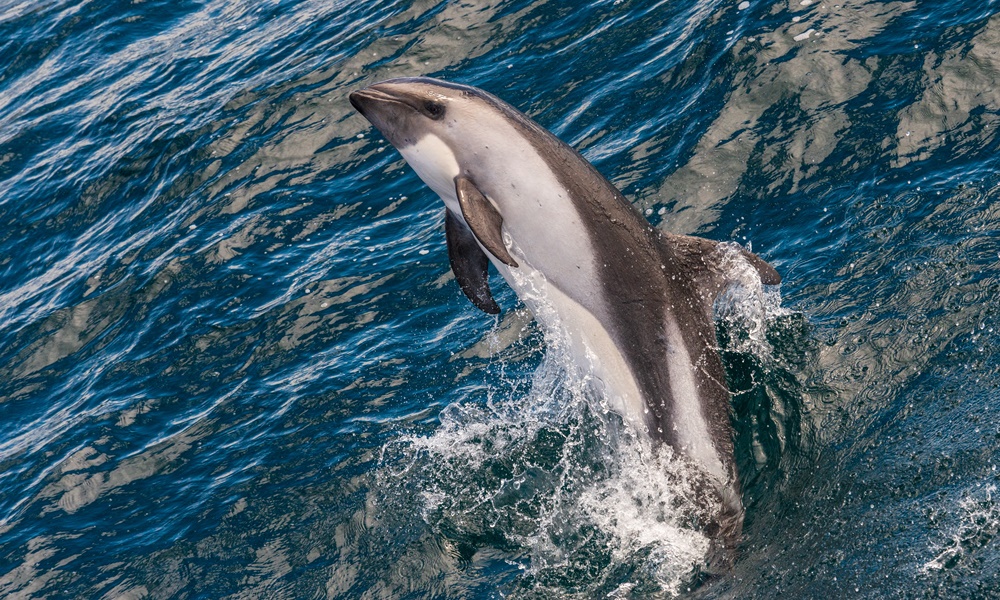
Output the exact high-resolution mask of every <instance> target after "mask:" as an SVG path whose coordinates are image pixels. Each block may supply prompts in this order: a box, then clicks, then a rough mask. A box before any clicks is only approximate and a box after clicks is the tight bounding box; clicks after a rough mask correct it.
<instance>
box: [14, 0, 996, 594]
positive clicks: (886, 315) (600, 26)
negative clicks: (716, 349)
mask: <svg viewBox="0 0 1000 600" xmlns="http://www.w3.org/2000/svg"><path fill="white" fill-rule="evenodd" d="M998 12H1000V3H997V2H981V1H980V2H971V1H962V2H952V3H929V2H925V3H921V2H871V1H869V2H856V3H846V2H845V3H842V4H841V3H831V2H819V1H815V2H811V3H809V2H808V1H807V2H800V1H799V0H792V1H791V2H787V3H786V2H758V1H753V2H749V3H743V4H740V3H739V2H735V1H729V2H721V1H714V2H711V1H710V2H660V3H655V2H642V1H639V0H633V1H629V0H617V1H600V2H598V1H594V2H585V3H558V2H545V1H536V2H528V1H519V2H518V1H487V2H391V1H388V0H387V1H383V2H378V1H373V2H343V1H336V0H334V1H329V0H328V1H326V2H318V1H317V2H310V1H305V0H303V1H300V2H287V1H280V0H279V1H274V2H259V3H248V2H222V1H208V2H155V1H145V2H87V1H83V2H60V1H55V0H53V1H36V2H17V1H9V0H8V1H6V2H0V56H3V57H4V59H3V60H0V417H2V418H0V596H3V597H10V598H224V597H246V598H317V597H329V598H598V597H610V598H655V597H668V598H669V597H673V596H676V595H686V594H688V590H689V589H693V590H694V591H692V592H690V595H693V596H694V597H705V598H775V597H786V598H824V599H827V598H924V597H947V598H1000V591H997V590H1000V541H998V534H1000V471H998V469H1000V467H998V465H1000V353H998V350H997V348H998V347H1000V322H998V314H1000V301H998V298H1000V177H998V175H997V171H998V168H1000V161H998V159H997V158H996V156H997V155H998V150H1000V148H998V147H1000V138H998V135H997V130H998V127H1000V89H998V87H997V81H998V80H1000V50H998V49H1000V16H998V15H997V13H998ZM404 75H431V76H436V77H442V78H446V79H451V80H454V81H458V82H462V83H467V84H472V85H476V86H479V87H482V88H484V89H486V90H488V91H490V92H493V93H495V94H497V95H498V96H500V97H502V98H504V99H505V100H507V101H508V102H510V103H512V104H514V105H515V106H517V107H519V108H520V109H522V110H523V111H525V112H526V113H528V114H529V115H531V116H532V117H533V118H535V119H536V120H537V121H538V122H539V123H541V124H542V125H544V126H546V127H548V128H550V129H551V130H552V131H554V132H555V133H556V134H557V135H559V136H560V137H562V138H563V139H564V140H566V141H567V142H569V143H571V144H572V145H574V146H575V147H576V148H578V149H580V150H581V152H582V153H583V154H584V156H586V157H587V158H588V159H589V160H591V161H592V162H593V163H594V164H595V165H596V166H597V167H598V169H599V170H600V171H601V172H602V173H604V174H605V175H606V176H607V177H608V178H609V179H610V180H611V181H612V182H614V183H615V184H616V185H618V186H619V188H620V189H621V190H622V191H623V192H624V193H625V195H626V196H627V197H628V198H629V199H630V200H632V201H633V202H634V203H635V204H636V205H637V206H638V207H640V208H641V209H642V210H644V211H645V212H646V213H647V214H648V216H649V218H650V219H651V220H652V221H653V222H654V223H655V224H657V225H658V226H660V227H663V228H664V229H666V230H669V231H672V232H676V233H696V234H698V235H702V236H705V237H709V238H712V239H717V240H727V241H738V242H740V243H743V244H748V245H751V246H752V248H753V250H754V251H755V252H757V253H759V254H761V255H762V256H764V257H765V258H767V259H768V260H769V261H770V262H771V263H772V264H773V265H775V267H776V268H777V269H778V270H779V271H780V272H781V274H782V276H783V277H784V283H783V284H782V286H781V288H780V293H770V294H766V295H755V294H752V293H750V294H748V293H735V294H734V295H733V297H732V298H730V299H729V301H728V302H727V303H725V305H724V306H720V314H719V325H720V343H721V344H722V345H723V348H724V358H725V361H726V364H727V367H728V372H729V377H730V382H729V383H730V387H731V388H732V389H733V390H734V392H736V393H735V394H734V398H733V423H734V425H735V428H736V431H737V439H736V447H737V459H738V462H739V466H740V470H741V474H742V478H743V488H744V504H745V505H746V507H747V521H746V527H745V532H744V534H745V536H744V537H745V539H744V543H743V545H742V548H741V551H740V555H739V559H738V561H737V563H736V566H735V568H734V570H733V573H731V574H730V575H728V576H725V577H721V578H717V579H712V580H709V581H707V582H699V581H698V580H697V576H696V575H695V572H696V569H697V565H698V564H699V561H700V560H701V559H702V558H703V552H704V547H705V540H704V538H703V537H702V536H701V535H700V534H699V533H698V532H697V531H696V530H694V529H692V528H691V527H690V524H689V520H688V519H687V517H686V512H685V507H686V502H687V495H688V494H687V493H688V491H689V490H686V489H685V486H684V481H683V477H678V476H677V474H676V473H670V472H669V469H667V470H666V471H664V470H663V469H659V468H657V465H654V464H652V463H650V462H649V461H647V460H646V459H645V458H644V457H643V456H642V455H641V453H639V452H637V451H636V449H635V448H633V447H631V446H630V445H629V443H628V442H627V440H626V439H625V438H623V437H622V436H621V423H620V420H619V419H617V418H616V417H615V416H614V415H611V414H608V413H607V412H606V411H604V410H603V408H602V405H601V401H600V400H601V399H600V398H593V397H590V396H589V395H588V394H587V392H586V391H585V390H584V388H583V387H581V385H580V383H579V382H577V381H574V378H573V377H572V376H570V374H569V372H570V371H571V370H570V369H568V365H566V364H565V361H564V359H563V358H562V357H561V356H560V355H559V353H558V352H555V351H552V350H547V349H546V346H545V344H544V341H543V339H542V335H541V332H540V331H539V330H538V329H537V327H535V325H534V324H533V323H532V321H531V319H530V316H528V315H526V314H524V311H523V309H521V308H520V307H519V304H518V301H517V298H516V297H515V296H514V295H513V293H512V292H511V291H510V290H509V289H508V288H506V286H505V285H504V284H503V282H502V281H501V280H500V279H499V278H498V277H497V278H495V279H494V281H493V284H494V290H495V295H496V297H497V300H498V302H499V304H500V305H501V307H502V308H503V311H504V312H503V314H501V315H500V317H499V318H496V319H495V318H493V317H489V316H486V315H484V314H483V313H481V312H480V311H478V310H477V309H476V308H475V307H473V306H472V305H471V304H470V303H469V302H468V301H467V300H466V299H465V298H464V297H463V296H462V294H461V292H460V291H459V289H458V285H457V284H456V283H455V282H454V280H453V278H452V276H451V275H450V272H449V266H448V259H447V254H446V250H445V247H444V233H443V227H442V224H443V214H442V210H441V204H440V200H438V199H437V198H436V197H435V196H434V195H433V193H432V192H431V191H430V190H429V189H427V188H426V186H424V185H423V183H422V182H420V180H419V179H418V178H417V177H416V176H415V175H414V174H413V173H412V172H411V171H410V170H409V168H408V167H406V165H405V164H404V163H403V161H402V159H401V158H400V157H399V155H398V154H397V153H396V152H395V151H394V150H393V149H392V148H391V147H389V146H388V145H387V144H386V143H385V142H384V141H383V140H382V138H381V137H380V136H379V134H378V133H377V132H376V131H374V130H373V129H371V128H370V127H369V126H368V124H367V122H366V121H365V120H364V119H363V118H362V117H360V116H359V115H357V114H356V113H354V111H353V110H352V109H351V106H350V104H349V103H348V101H347V94H348V93H349V92H350V91H351V90H354V89H357V88H359V87H361V86H364V85H367V84H369V83H373V82H375V81H378V80H381V79H386V78H389V77H395V76H404ZM626 437H627V436H626ZM699 583H701V585H700V587H699V586H698V584H699Z"/></svg>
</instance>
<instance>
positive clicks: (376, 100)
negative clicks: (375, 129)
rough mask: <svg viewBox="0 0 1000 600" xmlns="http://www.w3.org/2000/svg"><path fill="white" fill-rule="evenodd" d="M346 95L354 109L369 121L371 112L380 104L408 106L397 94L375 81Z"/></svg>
mask: <svg viewBox="0 0 1000 600" xmlns="http://www.w3.org/2000/svg"><path fill="white" fill-rule="evenodd" d="M348 97H349V98H350V100H351V106H353V107H354V109H355V110H356V111H358V112H359V113H361V115H362V116H364V118H366V119H368V120H369V121H371V120H372V114H373V113H374V112H375V111H377V110H378V109H379V107H380V106H385V105H386V104H401V105H403V106H408V104H407V103H406V102H405V101H404V100H403V99H402V98H400V97H399V96H398V95H397V94H394V93H392V91H391V90H389V89H386V88H385V87H383V86H381V85H379V84H377V83H376V84H375V85H370V86H368V87H366V88H361V89H360V90H356V91H353V92H351V95H350V96H348Z"/></svg>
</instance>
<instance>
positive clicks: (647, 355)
mask: <svg viewBox="0 0 1000 600" xmlns="http://www.w3.org/2000/svg"><path fill="white" fill-rule="evenodd" d="M350 99H351V104H352V105H354V107H355V108H356V109H357V110H358V111H359V112H361V114H362V115H364V116H365V118H367V119H368V120H369V121H371V123H372V124H373V125H375V127H377V128H378V129H379V131H381V132H382V134H383V135H384V136H385V137H386V138H387V139H388V140H389V142H390V143H391V144H392V145H393V146H395V147H396V148H397V149H398V150H399V152H400V153H401V154H402V155H403V157H404V158H405V159H406V161H407V162H408V163H409V164H410V166H411V167H412V168H413V169H414V170H415V171H416V172H417V174H418V175H419V176H420V178H421V179H423V180H424V182H425V183H427V185H429V186H430V187H431V189H433V190H434V191H435V192H437V194H438V195H439V196H440V197H441V199H442V200H444V203H445V207H446V215H445V230H446V237H447V242H448V256H449V259H450V261H451V266H452V269H453V271H454V273H455V277H456V278H457V280H458V283H459V285H460V286H461V289H462V291H463V292H464V293H465V295H466V296H468V298H469V299H470V300H471V301H472V302H473V303H474V304H475V305H476V306H477V307H479V308H480V309H482V310H483V311H485V312H487V313H492V314H496V313H498V312H499V311H500V308H499V307H498V306H497V304H496V302H495V301H494V299H493V296H492V294H491V293H490V288H489V282H488V278H487V270H488V264H489V263H490V262H492V263H493V265H494V266H495V267H496V269H497V270H498V271H499V272H500V274H501V275H502V276H503V277H504V279H505V280H506V281H507V282H508V284H510V286H511V287H512V288H513V289H514V291H515V292H516V293H517V295H518V297H519V298H521V300H522V301H523V302H524V303H525V304H526V305H527V307H528V308H529V309H530V310H531V311H532V313H533V314H534V315H535V317H536V319H538V321H539V323H540V324H541V326H542V327H543V329H544V330H545V331H546V332H547V334H549V333H554V334H556V335H558V336H560V337H561V339H563V340H566V341H568V345H569V348H570V351H571V353H572V354H573V357H574V359H575V361H576V364H577V365H578V366H579V367H580V368H581V369H583V370H584V371H585V372H587V373H589V374H591V375H592V376H593V377H594V378H596V379H597V380H598V381H600V382H602V384H603V392H604V393H605V394H606V396H607V398H608V400H609V402H610V403H611V405H612V406H613V407H614V409H615V410H616V412H618V413H619V414H620V415H621V416H622V417H623V418H624V419H625V421H627V422H628V423H630V424H631V425H632V426H633V427H634V428H635V429H636V431H637V432H639V436H640V437H641V438H644V439H648V440H649V441H650V442H651V443H654V444H658V443H664V444H668V445H669V446H670V447H672V448H673V450H674V451H675V453H676V454H678V455H680V456H684V457H687V459H689V461H690V462H691V463H692V464H693V465H695V466H696V467H697V469H698V470H699V472H700V473H702V474H703V480H704V483H705V484H706V485H707V486H708V488H709V489H710V490H711V491H712V492H713V493H714V494H716V498H717V500H718V502H717V503H715V504H717V505H718V506H719V507H720V508H718V509H717V510H715V511H714V514H712V515H711V516H710V518H709V519H707V522H706V524H705V531H706V533H708V534H709V535H711V536H712V537H713V539H714V540H715V544H716V547H717V550H721V552H716V553H715V554H716V555H728V554H729V551H730V550H731V549H732V548H734V547H735V545H736V543H737V542H738V539H739V536H740V532H741V530H742V524H743V505H742V501H741V494H740V484H739V478H738V475H737V472H736V464H735V461H734V457H733V429H732V424H731V423H730V414H729V411H730V395H729V390H728V388H727V387H726V384H725V381H726V380H725V371H724V369H723V365H722V360H721V358H720V356H719V353H718V350H717V341H716V336H715V325H714V321H713V312H712V311H713V303H714V301H715V298H716V297H717V295H718V294H719V293H720V292H721V291H723V290H724V289H725V288H726V287H727V286H728V285H729V284H730V283H731V281H730V279H729V276H728V275H727V273H728V272H729V271H728V270H727V269H726V268H725V267H724V265H722V264H721V263H722V262H723V261H724V259H725V258H726V257H739V259H741V260H745V261H747V262H748V263H749V264H750V265H751V266H752V267H753V268H754V269H755V270H756V272H757V273H758V274H759V276H760V279H761V282H762V283H764V284H769V285H772V284H777V283H779V282H780V281H781V278H780V276H779V275H778V273H777V272H776V271H775V270H774V269H773V268H772V267H771V266H770V265H768V264H767V263H766V262H764V261H763V260H761V259H760V258H759V257H757V256H756V255H754V254H751V253H750V252H747V251H745V250H743V249H742V248H740V247H739V246H736V245H729V244H718V243H716V242H713V241H710V240H707V239H702V238H696V237H689V236H678V235H671V234H668V233H664V232H661V231H659V230H657V229H655V228H654V227H652V226H651V225H650V224H649V223H648V222H647V221H646V219H645V218H643V216H642V215H641V214H639V212H638V211H637V210H636V209H635V208H634V207H633V206H632V205H631V204H630V203H629V202H628V201H627V200H626V199H625V198H624V197H623V196H622V195H621V193H620V192H619V191H618V190H617V189H615V187H614V186H613V185H612V184H611V183H610V182H608V180H607V179H605V178H604V177H603V176H601V174H600V173H598V172H597V170H596V169H594V167H593V166H591V165H590V163H588V162H587V161H586V160H585V159H584V158H583V157H582V156H581V155H580V154H579V153H578V152H576V150H574V149H572V148H571V147H569V146H568V145H566V144H565V143H563V142H562V141H560V140H559V139H557V138H556V137H555V136H554V135H552V134H551V133H549V132H548V131H546V130H545V129H544V128H542V127H541V126H539V125H538V124H536V123H535V122H534V121H532V120H531V119H530V118H528V117H527V116H525V115H524V114H522V113H521V112H519V111H518V110H517V109H515V108H513V107H512V106H510V105H509V104H507V103H505V102H503V101H502V100H500V99H498V98H496V97H495V96H493V95H491V94H489V93H487V92H484V91H482V90H479V89H477V88H473V87H469V86H464V85H457V84H453V83H448V82H444V81H440V80H436V79H430V78H402V79H392V80H389V81H384V82H381V83H377V84H375V85H372V86H369V87H367V88H364V89H361V90H358V91H356V92H353V93H352V94H351V96H350ZM723 560H725V559H723Z"/></svg>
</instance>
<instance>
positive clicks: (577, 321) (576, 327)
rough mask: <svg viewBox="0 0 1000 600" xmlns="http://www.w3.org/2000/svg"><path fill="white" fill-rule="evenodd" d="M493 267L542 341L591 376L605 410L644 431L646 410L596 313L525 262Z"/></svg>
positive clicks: (628, 370) (632, 380)
mask: <svg viewBox="0 0 1000 600" xmlns="http://www.w3.org/2000/svg"><path fill="white" fill-rule="evenodd" d="M515 257H517V255H515ZM517 258H518V260H519V261H523V260H524V259H523V258H520V257H517ZM494 265H495V266H496V267H497V270H498V271H499V272H500V274H501V275H503V277H504V279H506V280H507V283H508V285H510V286H511V288H512V289H513V290H514V291H515V293H517V296H518V298H520V299H521V301H522V302H524V304H525V306H527V307H528V310H530V311H531V313H532V314H533V315H534V317H535V320H536V321H537V322H538V324H539V325H541V327H542V331H543V333H544V335H545V340H546V345H547V346H548V347H549V348H551V349H552V350H554V351H556V352H560V351H565V352H566V353H567V354H568V356H569V358H570V359H571V360H572V361H573V364H574V365H575V367H576V369H577V370H578V372H579V374H580V375H582V376H583V377H587V378H592V379H593V380H596V383H597V386H598V388H599V389H600V391H601V392H603V393H604V395H605V398H606V399H607V402H608V408H610V409H611V410H613V411H614V412H616V413H618V414H619V415H621V416H622V418H624V419H625V420H626V421H627V422H629V424H630V425H631V426H633V427H634V428H635V429H636V430H637V431H640V432H646V422H645V413H646V411H647V409H646V407H645V404H644V403H643V400H642V394H641V393H640V391H639V386H638V384H637V383H636V381H635V377H634V375H633V373H632V370H631V369H630V368H629V366H628V363H627V362H626V361H625V359H624V357H623V356H622V354H621V352H620V351H619V350H618V347H617V345H616V344H615V342H614V341H613V340H612V339H611V336H610V335H609V334H608V332H607V330H606V329H605V328H604V325H603V324H602V323H601V322H600V321H599V320H598V319H597V317H595V316H594V315H593V314H592V313H591V312H590V311H589V310H587V309H586V308H584V307H583V306H581V305H580V304H579V303H578V302H576V301H574V300H573V299H572V298H570V297H569V296H567V295H566V294H564V293H563V292H562V291H561V290H559V289H558V288H557V287H556V286H554V285H552V284H551V283H550V282H549V281H548V279H546V277H545V276H544V275H543V274H542V273H541V272H539V271H537V270H535V269H533V268H531V267H530V266H529V265H528V264H527V263H526V262H521V267H520V268H517V269H510V268H508V267H507V266H506V265H504V264H502V263H499V264H498V261H494Z"/></svg>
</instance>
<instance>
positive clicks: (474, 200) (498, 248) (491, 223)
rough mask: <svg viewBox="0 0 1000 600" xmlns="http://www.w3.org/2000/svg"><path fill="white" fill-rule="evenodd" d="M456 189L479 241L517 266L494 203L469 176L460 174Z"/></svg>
mask: <svg viewBox="0 0 1000 600" xmlns="http://www.w3.org/2000/svg"><path fill="white" fill-rule="evenodd" d="M455 191H456V192H457V194H458V204H459V205H460V206H461V207H462V216H463V217H465V222H466V223H468V224H469V228H470V229H472V233H473V234H475V236H476V239H478V240H479V243H480V244H482V245H483V246H484V247H485V248H486V249H487V250H489V251H490V253H491V254H492V255H493V256H495V257H497V259H498V260H500V261H501V262H502V263H504V264H505V265H507V266H509V267H516V266H517V261H515V260H514V259H513V258H512V257H511V255H510V254H509V253H508V252H507V247H506V246H505V245H504V243H503V234H501V233H500V227H501V226H502V225H503V217H501V216H500V213H499V212H498V211H497V209H496V207H495V206H493V203H492V202H490V201H489V200H488V199H487V198H486V196H484V195H483V193H482V192H480V191H479V188H477V187H476V184H475V183H473V182H472V180H471V179H469V178H468V177H463V176H461V175H459V176H458V177H456V178H455ZM452 264H454V263H452Z"/></svg>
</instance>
